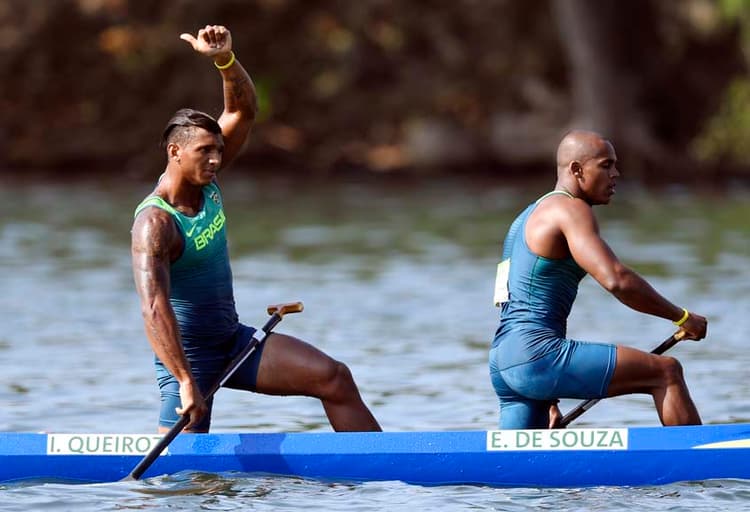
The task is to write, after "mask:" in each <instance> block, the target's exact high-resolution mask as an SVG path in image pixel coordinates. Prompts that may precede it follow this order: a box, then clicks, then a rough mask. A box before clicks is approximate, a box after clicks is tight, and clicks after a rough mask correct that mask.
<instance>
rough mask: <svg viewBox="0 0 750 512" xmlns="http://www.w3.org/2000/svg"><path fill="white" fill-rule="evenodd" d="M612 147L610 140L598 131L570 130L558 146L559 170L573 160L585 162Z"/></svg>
mask: <svg viewBox="0 0 750 512" xmlns="http://www.w3.org/2000/svg"><path fill="white" fill-rule="evenodd" d="M611 147H612V145H611V144H610V142H609V141H608V140H606V139H605V138H604V137H602V136H601V135H599V134H598V133H596V132H590V131H585V130H573V131H570V132H568V133H567V134H566V135H565V137H563V139H562V140H561V141H560V145H559V146H558V147H557V169H558V172H559V171H561V170H563V169H566V168H568V166H569V165H570V163H571V162H574V161H577V162H579V163H582V162H585V161H586V160H588V159H590V158H594V157H596V156H599V155H601V154H602V153H603V152H606V151H607V150H609V149H610V148H611Z"/></svg>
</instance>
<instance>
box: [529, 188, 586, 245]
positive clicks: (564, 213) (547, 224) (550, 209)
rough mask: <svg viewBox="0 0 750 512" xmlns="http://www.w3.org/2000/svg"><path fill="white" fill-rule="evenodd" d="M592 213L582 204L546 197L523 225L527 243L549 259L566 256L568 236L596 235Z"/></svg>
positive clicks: (577, 200) (560, 198)
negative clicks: (593, 233)
mask: <svg viewBox="0 0 750 512" xmlns="http://www.w3.org/2000/svg"><path fill="white" fill-rule="evenodd" d="M597 231H598V226H597V224H596V218H595V217H594V213H593V211H592V210H591V206H589V205H588V204H587V203H586V202H585V201H582V200H580V199H571V198H569V197H564V196H557V197H548V198H546V199H545V200H543V201H542V202H541V203H539V205H537V207H536V208H535V209H534V211H533V212H532V214H531V215H530V216H529V220H528V223H527V225H526V242H527V244H528V246H529V248H530V249H531V250H532V251H534V252H535V253H536V254H539V255H541V256H545V257H549V258H563V257H566V256H568V255H569V247H568V245H569V241H570V238H571V237H577V236H580V234H581V233H585V232H597Z"/></svg>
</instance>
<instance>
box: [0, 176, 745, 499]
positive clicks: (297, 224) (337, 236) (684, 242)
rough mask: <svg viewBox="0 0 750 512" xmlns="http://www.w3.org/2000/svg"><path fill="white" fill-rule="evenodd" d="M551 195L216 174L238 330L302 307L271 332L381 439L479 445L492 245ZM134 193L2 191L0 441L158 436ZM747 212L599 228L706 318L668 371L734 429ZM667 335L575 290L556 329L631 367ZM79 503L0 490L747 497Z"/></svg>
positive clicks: (683, 202) (359, 488) (729, 210)
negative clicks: (366, 411) (611, 344)
mask: <svg viewBox="0 0 750 512" xmlns="http://www.w3.org/2000/svg"><path fill="white" fill-rule="evenodd" d="M229 185H231V186H229ZM548 185H549V184H542V185H537V184H525V185H523V186H520V185H519V186H503V185H502V184H499V183H494V184H479V185H476V184H475V185H471V184H464V183H459V182H452V183H444V182H443V183H427V182H425V183H420V184H414V183H412V184H408V185H402V186H401V187H399V188H396V187H392V186H373V185H364V184H344V185H337V186H331V185H328V186H326V187H311V186H308V185H300V184H297V183H295V182H292V181H288V182H284V181H277V182H263V183H261V182H254V181H247V180H242V179H240V178H239V177H238V176H234V177H230V176H227V178H226V181H225V189H226V190H225V194H226V196H227V207H226V209H227V215H228V229H229V236H230V243H231V251H232V254H233V271H234V276H235V289H236V296H237V303H238V309H239V312H240V316H241V318H242V319H243V321H245V322H247V323H251V324H256V325H257V324H260V323H261V322H263V321H264V320H265V306H266V305H267V304H270V303H277V302H281V301H292V300H302V301H303V302H304V303H305V311H304V313H303V314H301V315H294V316H291V317H287V318H285V320H284V321H283V322H282V324H281V325H280V326H279V327H278V329H279V330H282V331H284V332H288V333H290V334H293V335H296V336H298V337H300V338H303V339H305V340H308V341H310V342H312V343H314V344H315V345H316V346H318V347H320V348H321V349H323V350H325V351H326V352H328V353H330V354H331V355H333V356H334V357H337V358H339V359H341V360H343V361H345V362H346V363H347V364H348V365H349V366H350V368H351V369H352V371H353V373H354V375H355V378H356V380H357V382H358V384H359V386H360V389H361V391H362V393H363V396H364V398H365V400H366V401H367V402H368V404H369V405H370V406H371V408H372V409H373V412H374V414H375V415H376V416H377V418H378V420H379V421H380V423H381V424H382V425H383V427H384V428H385V429H387V430H401V431H412V430H414V431H416V430H444V429H488V428H493V427H494V426H495V425H496V421H497V417H496V416H497V406H496V403H495V398H494V394H493V392H492V388H491V386H490V382H489V377H488V373H487V364H486V360H487V347H488V343H489V341H490V340H491V338H492V334H493V332H494V330H495V324H496V315H497V312H496V310H495V309H494V308H493V307H492V305H491V303H490V302H491V296H492V286H493V280H494V266H495V263H496V259H497V257H498V252H499V243H500V241H501V238H502V236H503V235H504V233H505V230H506V228H507V225H508V223H509V222H510V220H511V219H512V218H513V216H514V215H515V214H516V212H517V211H518V210H519V209H520V208H521V207H523V206H525V204H527V203H528V202H529V201H531V200H533V199H534V198H536V197H537V196H539V195H541V194H542V193H543V192H545V191H546V187H547V186H548ZM150 187H151V185H150V184H131V185H128V186H122V185H116V186H113V185H112V184H106V183H105V184H96V183H74V184H65V185H62V184H58V185H51V184H14V186H13V187H9V186H7V185H4V186H3V187H2V190H0V213H2V215H1V216H0V261H1V262H2V269H3V278H2V294H0V309H1V310H2V311H3V320H2V323H1V325H2V327H0V358H1V359H2V361H3V372H2V374H1V375H0V404H2V408H0V430H5V431H42V430H45V431H56V432H81V431H87V432H91V431H99V432H150V431H153V430H154V428H155V422H156V412H157V401H158V397H157V393H156V386H155V384H154V376H153V368H152V365H151V352H150V349H149V347H148V344H147V342H146V340H145V337H144V335H143V332H142V325H141V320H140V313H139V310H138V303H137V298H136V296H135V292H134V289H133V285H132V277H131V272H130V255H129V247H128V246H129V229H130V223H131V218H132V210H133V208H134V206H135V205H136V204H137V203H138V202H139V201H140V199H141V198H142V197H143V196H144V195H145V194H147V193H148V191H149V190H150ZM748 199H750V191H748V190H747V189H741V188H735V189H734V190H732V191H731V192H730V193H725V194H722V195H720V196H717V195H708V194H705V193H703V194H698V193H694V192H690V191H686V190H683V189H675V190H670V189H667V190H661V191H658V192H656V191H647V190H643V189H638V188H630V189H628V188H627V187H620V188H619V189H618V197H617V198H616V200H615V202H614V203H613V204H612V205H610V206H608V207H602V208H599V209H598V214H599V217H600V221H601V229H602V232H603V234H604V235H605V237H606V238H607V239H608V241H609V242H610V245H611V246H612V247H613V249H614V250H615V252H616V253H618V255H619V256H620V257H621V258H622V259H623V260H624V261H625V262H626V263H627V264H629V265H631V266H633V267H634V268H636V269H637V270H638V271H640V272H642V273H643V274H645V275H646V276H647V277H648V278H649V280H650V281H651V282H652V284H654V286H655V287H656V288H657V289H658V290H660V291H662V292H663V293H664V294H665V295H667V296H668V297H670V298H672V299H673V300H674V301H675V302H677V303H678V304H680V305H684V306H685V307H688V308H690V309H693V310H695V311H697V312H700V313H702V314H705V315H707V316H708V317H709V319H710V322H711V323H710V327H709V337H708V339H707V340H705V341H703V342H701V343H692V342H685V343H682V344H680V345H678V346H677V347H676V348H674V349H673V350H672V353H673V354H674V355H676V356H677V357H679V358H680V360H681V361H682V362H683V365H684V367H685V372H686V375H687V379H688V381H689V383H690V385H691V390H692V393H693V397H694V399H695V401H696V403H697V404H698V406H699V409H700V410H701V414H702V416H703V418H704V421H706V422H711V423H719V422H736V421H750V401H748V400H747V399H746V392H745V386H744V385H743V383H744V382H745V381H746V379H747V377H748V375H747V367H748V363H749V362H750V361H749V360H750V356H748V355H747V351H746V350H745V347H744V344H745V338H746V336H747V334H748V333H750V315H748V314H747V312H748V311H750V293H748V288H749V287H750V285H749V284H748V283H749V282H750V280H749V279H748V275H747V273H748V268H750V250H749V249H750V228H749V227H748V219H750V201H748ZM634 326H636V328H634ZM672 329H673V326H672V325H671V324H670V323H668V322H665V321H663V320H659V319H654V318H649V317H644V316H642V315H639V314H637V313H634V312H632V311H629V310H627V309H626V308H625V307H623V306H622V305H620V304H619V303H618V302H617V301H616V300H614V299H613V298H612V297H610V296H608V295H607V294H606V293H605V292H603V291H602V290H601V289H600V288H599V287H598V286H597V285H596V284H595V283H594V282H593V281H592V280H591V279H590V278H587V279H585V280H584V282H583V284H582V287H581V291H580V293H579V300H578V302H577V303H576V305H575V307H574V312H573V315H572V317H571V319H570V323H569V330H570V334H571V335H574V336H576V337H577V338H581V339H592V340H604V341H617V342H621V343H626V344H630V345H633V346H637V347H640V348H643V349H647V350H650V349H652V348H653V347H654V346H656V344H658V343H659V342H660V341H661V340H663V339H664V338H666V337H667V336H668V335H669V334H671V332H672ZM573 405H575V402H569V403H564V404H563V408H564V409H567V408H569V407H572V406H573ZM657 422H658V420H657V418H656V415H655V413H654V411H653V406H652V405H651V404H650V403H649V401H648V400H647V399H646V398H645V397H637V396H635V397H622V398H617V399H611V400H606V401H603V402H601V403H599V404H598V405H597V406H596V407H595V408H593V409H592V410H591V411H589V412H587V413H586V415H584V416H583V417H582V418H581V419H580V420H578V422H577V425H578V426H618V425H655V424H657ZM214 428H215V430H217V431H240V430H242V431H246V430H249V431H305V430H329V428H330V427H329V426H328V423H327V421H326V418H325V415H324V414H323V411H322V409H321V407H320V405H319V404H318V403H317V402H316V401H315V400H311V399H306V398H295V397H287V398H280V397H273V398H271V397H264V396H256V395H251V394H247V393H241V392H236V391H232V390H222V391H220V393H219V395H218V396H217V404H216V413H215V420H214ZM75 489H79V490H75ZM75 489H73V490H70V487H69V486H63V485H59V484H48V485H44V486H33V487H27V486H24V487H10V488H8V487H6V488H5V489H4V490H1V489H0V502H3V503H10V502H14V503H18V507H19V508H18V510H29V509H33V508H36V507H37V506H38V507H39V508H45V509H47V508H51V509H54V508H58V509H61V510H67V509H70V506H72V505H71V503H74V504H75V508H76V510H85V509H88V510H106V509H115V508H118V507H120V508H122V507H123V506H124V507H126V508H131V507H132V508H150V507H152V506H161V502H160V500H167V499H169V506H170V509H172V508H174V507H176V509H177V510H189V509H191V510H192V509H195V508H200V507H204V508H210V509H217V510H222V509H233V510H234V509H236V508H237V507H238V506H240V507H242V506H246V507H250V506H252V508H254V509H261V510H262V509H271V508H273V509H274V510H277V509H278V508H282V509H284V508H286V509H289V510H293V509H299V508H303V507H309V506H313V504H314V506H316V507H317V508H323V509H326V510H344V509H346V510H356V509H359V510H378V509H381V508H388V509H390V510H407V509H430V508H447V509H451V510H469V509H492V510H529V509H532V508H533V509H536V508H540V507H541V508H545V507H554V508H561V509H565V508H569V509H591V508H604V507H605V504H607V506H606V508H607V509H610V510H611V509H612V507H614V508H615V509H621V510H625V507H626V506H627V505H628V504H629V503H631V502H632V501H633V500H634V499H636V500H638V503H639V507H640V506H641V505H643V508H644V510H659V509H662V508H664V507H667V508H669V507H673V506H683V505H684V504H686V503H689V504H690V508H693V509H695V508H694V507H696V506H697V507H701V506H707V505H710V506H711V508H712V509H715V508H719V507H727V508H732V506H733V503H737V502H738V503H744V504H747V503H748V489H747V485H746V483H742V482H721V483H716V484H713V483H712V484H710V485H709V484H706V485H697V484H694V485H688V484H685V485H678V486H667V487H659V488H656V489H636V490H633V489H614V490H613V489H599V490H577V491H576V490H565V491H539V490H511V491H502V492H500V491H499V490H490V489H483V488H475V487H463V486H456V487H449V488H439V489H429V488H419V487H413V486H406V485H402V484H398V483H377V484H363V485H354V486H349V485H335V484H322V483H319V482H311V481H305V480H298V479H278V478H261V479H257V478H240V477H237V478H235V476H234V475H228V476H227V475H225V476H216V475H201V474H197V475H195V474H192V475H191V474H189V475H177V476H174V475H173V476H170V477H164V479H161V480H156V481H149V482H148V483H141V484H132V486H126V485H123V484H111V485H103V486H85V487H76V488H75ZM80 489H85V491H84V492H83V494H81V491H80ZM74 495H75V496H76V497H75V498H74V497H73V496H74ZM175 495H179V496H175ZM5 497H7V498H9V500H10V501H9V500H6V499H5ZM13 500H15V501H13ZM61 500H62V501H61ZM153 500H157V501H159V502H160V503H159V504H156V505H155V504H154V503H153ZM206 500H209V501H206ZM118 503H119V504H120V505H117V504H118ZM165 503H166V501H165ZM250 504H252V505H250ZM678 504H679V505H678ZM8 510H11V509H8Z"/></svg>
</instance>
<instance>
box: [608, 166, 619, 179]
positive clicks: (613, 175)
mask: <svg viewBox="0 0 750 512" xmlns="http://www.w3.org/2000/svg"><path fill="white" fill-rule="evenodd" d="M618 176H620V170H619V169H618V168H617V166H616V165H613V166H612V171H611V172H610V173H609V177H610V178H617V177H618Z"/></svg>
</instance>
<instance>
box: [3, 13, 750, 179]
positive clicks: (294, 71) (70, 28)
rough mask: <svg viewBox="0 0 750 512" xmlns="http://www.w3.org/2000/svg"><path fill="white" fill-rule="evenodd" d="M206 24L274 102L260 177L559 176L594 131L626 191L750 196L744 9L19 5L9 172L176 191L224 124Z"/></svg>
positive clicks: (7, 55) (7, 85)
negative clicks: (170, 127) (220, 27)
mask: <svg viewBox="0 0 750 512" xmlns="http://www.w3.org/2000/svg"><path fill="white" fill-rule="evenodd" d="M207 23H211V24H224V25H227V26H228V27H229V28H230V30H231V31H232V35H233V39H234V46H235V50H236V54H237V56H238V58H239V59H240V60H241V61H242V63H243V65H244V66H245V67H246V68H247V69H248V71H249V72H250V74H251V75H252V77H253V79H254V80H255V82H256V85H257V88H258V91H259V95H260V104H261V109H262V111H261V115H260V118H259V122H258V124H257V125H256V127H255V129H254V136H253V137H252V139H251V140H250V142H249V143H248V145H247V147H246V150H245V151H244V153H243V154H242V155H241V156H240V157H239V158H238V160H237V162H236V163H235V166H239V167H241V168H247V169H248V170H256V169H258V170H266V171H268V170H273V171H274V172H281V173H290V174H293V173H298V174H300V175H312V176H321V177H324V178H331V177H335V176H339V175H342V174H347V175H351V174H355V175H356V174H363V175H365V174H367V175H374V174H392V175H393V174H395V175H399V174H404V175H405V174H415V173H416V174H421V175H424V174H430V173H433V174H436V173H448V174H459V173H461V174H465V175H468V176H471V175H472V174H473V173H477V174H479V173H481V174H491V175H498V176H506V175H507V176H510V175H524V176H525V175H539V174H542V173H543V174H550V173H551V172H552V165H553V161H552V160H553V155H554V149H555V146H556V144H557V142H558V140H559V138H560V137H561V135H562V134H563V133H564V132H565V131H566V130H567V129H569V128H571V127H578V128H588V129H593V130H598V131H600V132H602V133H604V134H605V135H607V136H608V137H610V138H611V139H612V140H613V142H614V143H615V147H616V148H617V151H618V156H619V157H620V159H621V160H622V165H621V167H622V170H623V171H624V172H625V173H626V174H627V175H628V176H634V177H636V178H640V179H643V180H652V179H653V180H656V179H660V180H673V179H680V180H683V179H685V176H686V175H688V176H689V179H690V180H716V179H735V178H740V179H748V178H750V157H748V154H747V152H746V151H745V147H746V145H747V144H748V140H750V139H749V137H750V85H749V82H748V74H747V71H748V62H749V61H748V58H749V56H750V54H749V53H748V51H750V2H745V1H743V0H627V1H621V0H453V1H450V2H446V1H440V0H410V1H396V0H391V1H388V0H356V1H355V0H352V1H344V0H342V1H334V0H330V1H324V0H245V1H240V0H223V1H221V0H213V1H208V0H203V1H197V0H160V1H158V2H147V1H141V0H3V1H2V2H0V69H1V70H2V71H1V72H2V80H1V81H0V111H1V112H2V118H1V119H2V121H1V123H0V172H1V173H22V174H33V173H37V172H42V173H49V172H53V173H56V174H58V175H59V174H70V175H89V174H90V175H100V174H102V173H104V174H107V175H112V176H116V175H121V176H128V177H134V178H139V177H145V176H151V177H153V176H155V175H156V174H158V172H159V171H160V169H161V167H162V166H163V155H162V154H161V152H160V150H159V149H158V138H159V135H160V132H161V130H162V127H163V125H164V123H165V121H166V120H167V118H168V117H169V116H170V115H171V114H172V112H173V111H174V110H175V109H177V108H179V107H183V106H192V107H195V108H199V109H203V110H206V111H208V112H210V113H212V114H218V113H219V112H220V110H221V99H222V97H221V92H220V78H219V74H218V72H217V71H216V70H215V69H214V68H213V66H212V65H211V62H210V60H208V59H206V58H204V57H201V56H199V55H197V54H196V53H195V52H193V51H192V49H191V48H190V47H189V46H188V45H187V44H186V43H185V42H183V41H181V40H180V39H179V34H180V33H182V32H191V33H193V34H195V33H196V32H197V30H198V28H200V27H202V26H204V25H205V24H207Z"/></svg>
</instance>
